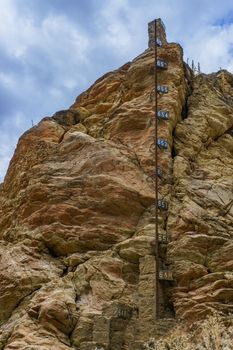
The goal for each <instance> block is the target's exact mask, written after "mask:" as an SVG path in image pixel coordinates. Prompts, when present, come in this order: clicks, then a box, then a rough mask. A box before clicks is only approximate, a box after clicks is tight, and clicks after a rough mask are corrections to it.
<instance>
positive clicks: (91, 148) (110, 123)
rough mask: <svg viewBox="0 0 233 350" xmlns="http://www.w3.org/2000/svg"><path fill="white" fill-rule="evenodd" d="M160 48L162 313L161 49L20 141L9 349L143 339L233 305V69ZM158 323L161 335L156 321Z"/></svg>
mask: <svg viewBox="0 0 233 350" xmlns="http://www.w3.org/2000/svg"><path fill="white" fill-rule="evenodd" d="M163 40H164V41H165V45H164V46H163V47H162V48H160V49H159V57H160V58H161V59H164V60H165V61H167V62H168V69H167V70H166V71H163V72H161V73H159V75H158V83H159V84H162V85H168V86H169V92H168V94H166V95H160V96H159V105H160V108H161V109H166V110H169V112H170V120H169V122H168V121H160V122H159V136H160V137H162V138H164V139H166V140H168V143H169V149H168V150H167V151H159V164H160V167H161V169H163V177H162V179H159V194H160V197H161V198H163V199H166V200H167V201H168V202H169V208H168V211H166V212H161V213H160V216H159V229H160V232H161V233H164V234H165V233H166V234H168V235H169V237H170V243H169V244H168V246H167V248H166V247H163V246H162V248H161V249H160V252H161V259H162V260H163V261H165V265H166V266H168V267H169V268H170V269H172V270H173V271H174V281H171V282H168V281H165V282H161V283H160V286H159V299H160V314H161V317H163V318H165V321H164V323H163V321H161V322H160V324H159V327H157V326H156V324H154V315H153V305H154V298H155V296H154V267H153V266H154V251H155V238H154V220H155V219H154V215H155V214H154V212H155V208H154V204H155V203H154V202H155V200H154V179H155V172H154V54H153V49H151V48H148V49H147V50H146V51H145V52H144V53H142V54H141V55H139V56H138V57H136V58H135V59H134V60H133V61H132V62H129V63H127V64H125V65H124V66H122V67H121V68H119V69H117V70H115V71H113V72H110V73H107V74H106V75H104V76H103V77H102V78H100V79H99V80H97V81H96V82H95V83H94V84H93V85H92V86H91V87H90V88H89V89H88V90H87V91H85V92H84V93H83V94H81V95H80V96H79V97H78V98H77V99H76V101H75V103H74V104H73V105H72V106H71V107H70V109H68V110H64V111H60V112H57V113H55V114H54V115H53V116H52V117H46V118H44V119H42V121H41V122H40V123H39V124H38V125H37V126H35V127H33V128H32V129H30V130H28V131H27V132H26V133H25V134H24V135H23V136H22V137H21V138H20V140H19V142H18V145H17V148H16V151H15V154H14V156H13V158H12V160H11V163H10V166H9V169H8V172H7V175H6V178H5V181H4V183H3V184H2V185H1V188H0V213H1V217H0V239H1V242H0V243H1V244H0V253H1V255H0V256H1V265H0V324H1V326H0V349H4V350H13V349H19V350H23V349H25V350H26V349H31V350H46V349H48V350H66V349H67V350H68V349H82V350H85V349H86V350H91V349H95V348H98V346H99V347H100V346H101V347H104V346H106V347H109V349H115V350H117V349H129V348H130V347H131V346H133V347H132V349H136V346H135V345H132V344H136V343H137V342H139V341H144V340H146V339H148V338H149V337H151V336H153V335H154V334H158V335H159V334H160V333H161V334H162V333H163V329H167V326H168V325H172V324H174V322H175V321H176V320H185V321H186V322H192V321H193V320H197V319H200V318H205V316H206V315H207V314H209V313H211V312H212V311H213V310H218V311H219V312H220V313H222V314H223V315H226V314H228V313H229V312H231V311H233V260H232V252H233V240H232V237H233V227H232V222H233V186H232V184H233V182H232V170H233V158H232V154H233V138H232V137H233V132H232V128H233V89H232V86H233V76H232V75H231V74H230V73H228V72H227V71H219V72H217V73H213V74H210V75H206V74H200V75H198V76H196V77H194V76H193V74H192V72H191V71H190V69H189V68H188V67H187V66H186V65H185V64H184V62H183V57H182V55H183V52H182V48H181V47H180V46H179V45H177V44H174V43H172V44H168V43H167V42H166V38H165V37H164V38H163ZM156 332H157V333H156Z"/></svg>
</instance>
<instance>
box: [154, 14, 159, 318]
mask: <svg viewBox="0 0 233 350" xmlns="http://www.w3.org/2000/svg"><path fill="white" fill-rule="evenodd" d="M157 50H158V49H157V20H156V19H155V20H154V91H155V106H154V113H155V115H154V117H155V128H154V130H155V135H154V136H155V319H157V318H158V316H159V239H158V237H159V234H158V148H157V139H158V119H157V113H158V94H157V85H158V81H157Z"/></svg>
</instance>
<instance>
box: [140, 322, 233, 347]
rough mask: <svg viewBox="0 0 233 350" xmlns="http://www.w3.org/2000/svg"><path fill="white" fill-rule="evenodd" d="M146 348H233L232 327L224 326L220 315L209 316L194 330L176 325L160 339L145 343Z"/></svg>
mask: <svg viewBox="0 0 233 350" xmlns="http://www.w3.org/2000/svg"><path fill="white" fill-rule="evenodd" d="M145 349H146V350H233V327H226V326H225V325H224V323H223V320H222V318H221V317H220V316H218V315H214V316H209V317H208V318H207V319H206V320H205V321H203V322H201V323H200V324H199V325H197V328H196V331H192V332H191V331H188V330H186V331H185V330H184V329H182V328H181V327H177V328H176V329H175V330H174V331H173V332H172V334H170V335H169V336H167V337H166V338H163V339H161V340H157V341H155V340H154V339H151V340H150V341H148V342H147V343H145Z"/></svg>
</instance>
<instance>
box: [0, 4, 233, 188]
mask: <svg viewBox="0 0 233 350" xmlns="http://www.w3.org/2000/svg"><path fill="white" fill-rule="evenodd" d="M157 17H161V18H162V19H163V21H164V22H165V24H166V27H167V35H168V40H169V41H175V42H179V43H180V44H181V45H182V46H183V48H184V55H185V58H187V57H189V58H190V59H194V60H195V61H196V62H198V61H200V63H201V69H202V71H203V72H206V73H208V72H211V71H216V70H218V69H219V68H220V67H221V68H226V69H228V70H229V71H231V72H233V2H232V0H221V1H219V0H160V1H158V0H0V131H1V142H0V182H1V180H2V179H3V177H4V175H5V172H6V169H7V166H8V162H9V159H10V158H11V157H12V154H13V151H14V148H15V146H16V143H17V140H18V138H19V136H20V135H21V134H22V133H23V132H24V131H25V130H26V129H28V128H30V127H31V125H32V120H33V123H34V124H36V123H37V122H38V121H39V120H40V119H41V118H42V117H44V116H47V115H52V114H53V113H54V112H56V111H58V110H61V109H66V108H68V107H69V106H70V105H71V104H72V103H73V101H74V99H75V97H76V96H77V95H78V94H79V93H81V92H82V91H83V90H85V89H86V88H88V86H89V85H90V84H92V83H93V82H94V81H95V80H96V79H97V78H98V77H99V76H101V75H102V74H104V73H105V72H107V71H109V70H113V69H116V68H117V67H119V66H120V65H122V64H123V63H125V62H127V61H129V60H131V59H132V58H134V57H135V56H137V55H138V54H139V53H140V52H142V51H143V50H145V49H146V46H147V23H148V22H149V21H151V20H153V19H154V18H157Z"/></svg>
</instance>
